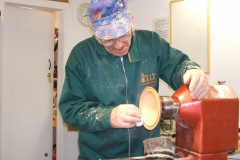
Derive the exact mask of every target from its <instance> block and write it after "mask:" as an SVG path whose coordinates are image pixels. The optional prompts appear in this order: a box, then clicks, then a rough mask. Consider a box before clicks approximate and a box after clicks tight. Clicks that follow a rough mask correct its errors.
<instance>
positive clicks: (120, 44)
mask: <svg viewBox="0 0 240 160" xmlns="http://www.w3.org/2000/svg"><path fill="white" fill-rule="evenodd" d="M113 45H114V48H116V49H121V48H122V46H123V43H122V42H121V41H119V40H118V39H116V40H115V42H114V44H113Z"/></svg>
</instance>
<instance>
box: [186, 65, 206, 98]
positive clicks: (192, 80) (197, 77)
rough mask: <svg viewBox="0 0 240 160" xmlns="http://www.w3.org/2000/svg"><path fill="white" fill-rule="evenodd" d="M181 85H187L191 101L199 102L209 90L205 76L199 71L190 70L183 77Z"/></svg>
mask: <svg viewBox="0 0 240 160" xmlns="http://www.w3.org/2000/svg"><path fill="white" fill-rule="evenodd" d="M183 83H184V84H189V91H190V94H191V97H192V99H198V100H201V99H202V98H203V97H204V96H205V95H206V94H207V92H208V90H209V82H208V78H207V76H206V74H205V73H204V72H203V71H202V70H201V69H190V70H188V71H187V72H186V73H185V74H184V76H183Z"/></svg>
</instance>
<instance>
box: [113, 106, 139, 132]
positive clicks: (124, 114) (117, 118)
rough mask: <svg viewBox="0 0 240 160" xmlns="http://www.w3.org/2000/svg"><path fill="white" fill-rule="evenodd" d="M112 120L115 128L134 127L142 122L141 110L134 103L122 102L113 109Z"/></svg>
mask: <svg viewBox="0 0 240 160" xmlns="http://www.w3.org/2000/svg"><path fill="white" fill-rule="evenodd" d="M110 121H111V125H112V127H113V128H133V127H135V126H136V123H137V122H141V112H140V110H139V108H138V107H136V106H135V105H133V104H121V105H119V106H117V107H115V108H114V109H113V110H112V113H111V118H110Z"/></svg>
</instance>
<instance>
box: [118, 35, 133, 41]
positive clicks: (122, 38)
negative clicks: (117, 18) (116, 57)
mask: <svg viewBox="0 0 240 160" xmlns="http://www.w3.org/2000/svg"><path fill="white" fill-rule="evenodd" d="M131 37H132V35H124V36H122V37H119V38H118V40H119V41H121V42H124V41H128V40H129V39H130V38H131Z"/></svg>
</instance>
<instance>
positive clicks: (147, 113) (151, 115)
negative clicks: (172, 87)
mask: <svg viewBox="0 0 240 160" xmlns="http://www.w3.org/2000/svg"><path fill="white" fill-rule="evenodd" d="M139 109H140V111H141V113H142V118H143V125H144V127H145V128H146V129H148V130H152V129H154V128H155V127H156V126H157V124H158V123H159V120H160V118H161V115H162V104H161V101H160V97H159V95H158V93H157V91H156V90H155V89H154V88H152V87H146V88H145V89H144V90H143V91H142V93H141V96H140V101H139Z"/></svg>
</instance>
